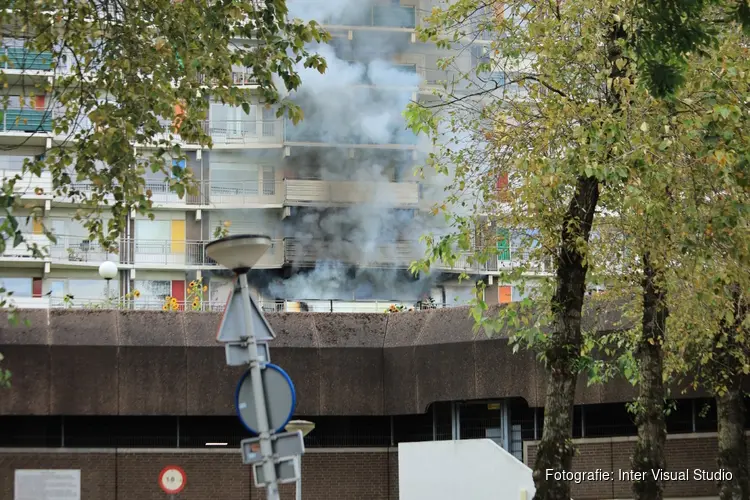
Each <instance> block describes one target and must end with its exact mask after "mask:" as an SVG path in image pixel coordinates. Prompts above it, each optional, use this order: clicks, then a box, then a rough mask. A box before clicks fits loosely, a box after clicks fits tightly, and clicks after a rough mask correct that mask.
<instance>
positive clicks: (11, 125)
mask: <svg viewBox="0 0 750 500" xmlns="http://www.w3.org/2000/svg"><path fill="white" fill-rule="evenodd" d="M0 117H2V123H3V130H4V131H5V132H52V117H51V116H50V114H49V112H47V111H46V110H35V109H8V110H6V111H5V113H2V112H1V111H0Z"/></svg>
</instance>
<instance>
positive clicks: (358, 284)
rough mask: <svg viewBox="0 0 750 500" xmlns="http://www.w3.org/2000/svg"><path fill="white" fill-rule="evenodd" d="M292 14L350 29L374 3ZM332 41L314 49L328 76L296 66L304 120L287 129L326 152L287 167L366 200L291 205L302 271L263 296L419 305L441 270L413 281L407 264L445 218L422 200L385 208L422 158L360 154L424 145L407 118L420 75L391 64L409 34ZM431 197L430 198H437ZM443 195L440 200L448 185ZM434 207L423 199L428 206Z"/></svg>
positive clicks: (397, 152) (300, 151)
mask: <svg viewBox="0 0 750 500" xmlns="http://www.w3.org/2000/svg"><path fill="white" fill-rule="evenodd" d="M288 8H289V12H290V15H291V16H293V17H298V18H301V19H303V20H305V21H309V20H315V21H318V22H324V21H326V22H327V23H328V24H331V25H347V23H350V21H351V20H352V19H356V18H360V19H364V18H369V16H370V12H371V8H372V4H371V3H369V2H367V1H365V2H362V1H358V0H334V1H330V0H316V1H305V0H301V1H296V0H291V1H289V2H288ZM332 44H334V45H336V49H334V47H333V46H332V45H318V46H310V47H308V49H309V50H310V51H311V52H314V53H317V54H319V55H321V56H322V57H323V58H325V60H326V63H327V68H328V69H327V70H326V72H325V73H323V74H321V73H319V72H318V71H317V70H314V69H309V68H304V67H303V66H302V65H298V66H297V67H296V68H295V69H296V70H297V71H298V72H299V74H300V78H301V82H302V84H301V86H300V88H299V89H297V90H296V91H295V92H293V93H292V94H291V95H290V97H291V98H292V99H294V101H295V102H297V103H298V104H299V105H300V106H301V108H302V110H303V112H304V116H305V118H304V120H303V121H302V122H301V123H300V124H299V125H298V126H296V127H293V128H292V127H288V130H289V134H290V136H289V137H287V142H292V143H294V142H298V143H325V144H327V146H326V147H305V146H292V147H291V155H290V156H289V157H288V158H287V159H286V163H287V166H288V169H287V170H288V171H289V172H291V174H290V175H293V176H295V177H294V178H297V179H305V178H307V179H320V180H328V181H334V182H335V183H336V186H337V187H336V189H340V190H343V192H344V194H345V193H346V192H347V191H348V190H351V191H354V190H359V189H361V190H362V192H358V196H357V197H356V198H358V199H362V198H365V199H366V200H367V201H365V202H364V203H354V204H352V203H348V204H347V203H341V205H340V206H339V207H338V208H327V209H322V208H313V207H305V208H296V209H293V212H292V214H291V216H290V217H288V218H287V219H286V220H285V221H284V223H285V229H284V237H285V238H287V239H293V240H292V241H294V244H293V245H294V248H293V249H292V250H290V249H289V246H287V250H288V256H289V255H291V256H292V258H291V260H292V264H293V266H294V267H296V268H299V270H301V272H300V273H298V274H296V275H294V276H293V277H291V278H289V279H286V280H274V281H272V282H270V283H266V285H265V288H266V292H267V293H268V294H269V295H271V296H274V297H279V298H288V299H311V300H312V299H318V298H320V299H332V298H340V299H349V300H351V299H352V297H353V296H362V297H364V296H367V295H370V296H372V297H373V298H375V297H376V296H377V297H379V298H384V299H404V300H406V299H414V300H416V299H419V298H420V297H422V296H423V295H424V294H425V293H427V292H428V291H429V289H430V285H431V284H432V283H434V281H435V280H436V278H437V275H438V274H439V273H436V272H433V273H432V276H430V277H427V276H422V277H420V278H419V279H418V280H415V279H413V278H411V277H410V276H409V274H408V272H407V271H405V269H404V268H405V267H407V266H408V264H409V263H410V262H412V261H414V260H417V259H419V258H422V257H424V252H425V248H424V245H423V244H422V243H420V242H419V241H418V240H419V237H420V236H421V235H423V234H425V233H428V232H430V230H431V229H432V228H433V227H437V226H436V219H438V218H433V217H430V216H428V215H427V214H425V213H424V212H422V213H420V212H418V211H417V210H416V209H417V208H418V203H416V202H417V200H414V201H415V203H414V204H413V205H411V206H409V207H400V208H398V209H393V208H391V209H388V208H384V207H385V206H388V205H390V206H391V207H393V205H394V202H396V201H397V200H398V199H403V196H404V194H403V191H398V189H399V184H402V183H408V182H411V183H415V182H417V181H418V180H419V179H418V178H417V177H415V176H414V168H415V166H416V165H417V164H421V163H423V161H424V160H423V158H419V157H415V156H414V155H413V152H412V150H410V149H407V148H400V149H399V148H387V149H386V148H384V149H380V148H356V146H357V145H363V144H379V145H382V144H404V145H406V144H411V145H415V144H417V138H415V137H413V134H411V132H409V131H407V130H406V126H405V121H404V117H403V112H404V110H405V108H406V106H407V104H408V103H409V102H410V100H412V99H413V97H414V95H415V92H417V91H418V88H419V85H420V82H421V78H420V76H419V72H415V71H414V69H411V68H406V67H400V66H399V64H398V63H397V62H394V61H395V60H396V59H397V56H398V55H400V54H404V53H407V52H409V50H408V49H409V48H410V47H409V46H410V44H411V41H410V38H409V36H408V35H407V36H400V34H398V33H388V32H384V33H381V34H377V33H373V32H370V31H367V30H354V31H353V38H352V40H348V39H343V38H339V39H335V40H333V41H332ZM410 136H411V139H409V137H410ZM420 140H423V139H422V138H420ZM332 145H335V146H332ZM419 149H422V148H419ZM347 182H352V184H346V183H347ZM394 182H396V183H399V184H394ZM414 187H415V185H412V188H414ZM426 191H427V192H428V193H429V196H430V198H432V197H433V196H435V193H433V192H431V191H430V190H429V189H427V190H426ZM437 191H439V194H437V196H435V197H436V198H438V197H439V196H440V194H441V193H442V189H440V190H437ZM428 204H429V203H424V202H423V203H422V208H425V207H426V206H427V205H428ZM287 241H290V240H287ZM342 263H346V264H342ZM394 264H396V265H395V266H394ZM353 266H354V267H353ZM388 266H390V267H391V268H388ZM394 267H396V268H400V269H394Z"/></svg>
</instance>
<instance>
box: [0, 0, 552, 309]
mask: <svg viewBox="0 0 750 500" xmlns="http://www.w3.org/2000/svg"><path fill="white" fill-rule="evenodd" d="M300 2H302V3H300ZM318 4H320V5H318ZM323 4H324V2H322V0H320V1H317V2H304V0H290V1H289V7H290V11H291V13H292V14H295V15H298V16H299V17H303V18H304V17H307V18H311V17H312V18H315V19H316V20H318V21H320V22H321V23H322V24H323V25H324V26H326V28H327V29H328V30H329V31H330V32H331V33H332V35H333V40H332V42H331V43H330V44H328V45H326V46H324V47H319V48H316V49H315V50H320V51H321V52H322V53H323V54H324V55H325V57H326V59H327V61H328V66H329V69H328V71H327V73H326V74H325V75H319V74H308V73H305V72H303V78H302V80H303V86H302V88H301V89H300V91H299V92H297V94H296V95H295V97H294V98H295V99H296V100H297V101H298V102H299V104H300V105H301V106H302V108H303V110H304V112H305V119H304V121H303V122H301V123H300V124H298V125H297V126H294V125H292V124H291V122H289V121H287V120H285V119H278V118H276V117H275V111H274V110H273V109H266V108H265V107H264V106H261V105H256V106H251V107H250V112H249V114H246V113H245V112H244V111H243V110H242V109H241V108H232V107H229V106H226V105H223V104H220V103H211V105H210V109H209V115H208V120H207V123H206V125H205V126H206V127H207V131H208V132H209V134H210V135H211V137H212V139H213V143H214V147H213V148H212V149H211V150H208V149H201V148H200V147H199V146H196V145H190V144H185V145H184V151H187V159H186V160H185V161H184V162H182V163H180V165H179V166H181V167H183V168H190V169H192V170H193V172H194V173H195V177H196V178H197V182H198V194H197V195H187V196H186V197H184V198H179V197H178V196H177V195H176V194H174V193H171V192H170V190H169V188H168V182H167V180H165V179H164V178H163V174H158V175H157V174H148V175H150V177H147V179H146V181H147V189H149V190H150V191H151V192H152V193H153V201H154V215H155V217H154V220H149V219H148V218H145V217H141V216H137V215H135V214H133V217H132V218H131V220H130V221H129V224H128V226H127V229H126V231H125V233H124V234H122V235H121V238H120V240H119V241H118V243H117V245H116V247H117V248H115V249H104V248H101V247H100V246H99V245H98V243H96V242H92V241H89V240H88V237H87V236H88V235H87V231H86V230H85V229H84V227H83V225H82V224H81V223H80V222H78V221H75V220H73V219H72V216H73V215H74V213H75V208H76V207H75V206H74V205H73V203H72V202H71V200H70V199H64V198H61V197H56V196H53V195H52V191H53V189H52V180H51V178H50V177H49V173H44V174H43V175H42V177H41V178H31V177H28V178H24V179H23V180H22V181H21V182H18V183H17V186H16V188H17V190H19V192H22V194H23V199H24V201H25V202H27V203H26V205H27V206H28V207H36V208H37V209H40V210H42V211H43V214H44V219H43V220H44V225H46V226H47V227H48V228H51V229H52V231H53V233H54V234H55V235H56V237H57V241H56V242H54V243H52V242H50V241H48V240H47V238H46V237H45V236H44V235H43V234H42V225H41V224H35V223H30V224H27V226H28V227H24V228H23V232H24V233H25V234H26V236H27V239H28V240H29V241H32V242H35V243H38V244H39V245H40V247H44V248H46V249H47V255H46V256H45V257H44V258H34V257H32V256H31V255H30V253H29V251H28V250H27V249H26V247H25V246H23V245H22V246H20V247H17V248H7V249H6V250H5V252H4V253H3V254H2V256H0V278H2V283H3V286H4V287H5V288H6V289H8V290H10V291H13V292H14V299H15V301H16V303H17V304H18V305H19V306H28V307H34V306H39V307H43V306H45V305H47V304H52V305H58V306H59V305H67V306H70V305H85V304H88V303H91V302H97V301H101V300H102V298H103V297H106V296H107V295H109V296H110V297H119V296H123V295H125V294H127V293H129V292H132V291H134V290H138V291H139V295H140V297H139V298H138V300H137V301H135V306H136V307H148V308H152V307H161V305H162V304H163V303H164V299H165V297H167V296H171V297H175V298H177V300H178V302H180V303H181V304H183V303H184V301H185V297H186V288H187V284H188V283H189V282H190V281H192V280H195V279H196V278H202V279H203V281H204V283H205V284H206V285H207V286H208V287H209V291H208V294H207V302H211V303H215V304H217V306H218V305H223V301H224V300H225V297H226V294H227V293H228V291H229V286H230V285H229V275H228V273H226V272H225V271H222V270H220V269H219V268H218V267H217V266H216V264H215V263H214V262H212V261H211V260H210V259H208V258H207V256H206V255H205V251H204V248H205V244H206V243H207V242H208V241H210V240H211V239H212V238H213V237H214V235H215V233H216V230H217V228H221V229H222V230H223V231H225V232H228V233H229V234H240V233H259V234H265V235H268V236H270V237H271V238H272V240H273V245H272V247H271V248H270V249H269V251H268V252H267V253H266V254H265V255H264V256H263V258H262V259H261V260H260V262H258V264H257V266H256V269H254V270H253V271H252V273H251V281H252V282H253V283H254V285H255V287H256V292H257V294H258V296H259V298H260V299H261V300H262V302H263V304H264V307H275V308H276V309H277V310H278V309H279V308H281V309H287V310H295V308H296V309H297V310H298V309H299V307H303V308H304V306H300V305H299V301H304V302H305V303H306V304H307V305H308V307H310V308H311V309H312V310H326V311H328V310H334V311H336V310H347V309H346V308H349V309H348V310H358V311H368V310H383V309H384V308H385V307H387V304H389V303H393V302H401V303H404V304H413V303H414V302H416V301H417V300H420V299H423V298H425V297H427V296H429V297H431V298H432V300H433V301H434V302H436V303H447V304H455V303H463V302H465V301H466V300H468V299H469V298H470V297H471V296H472V293H473V290H472V285H473V283H474V281H472V280H469V281H464V282H462V283H459V282H458V281H457V279H456V278H457V277H458V275H459V274H460V273H461V272H463V271H469V272H470V273H471V275H472V277H474V278H476V279H483V280H485V282H488V281H490V282H491V283H492V285H491V287H489V288H488V291H487V294H488V296H487V297H486V300H487V301H488V302H490V303H494V302H507V301H511V300H514V299H517V298H518V297H519V296H520V295H519V294H518V292H517V290H515V289H514V287H512V286H511V285H507V286H506V285H503V284H499V283H497V282H493V281H492V279H491V278H489V277H490V276H493V275H496V274H497V273H498V272H499V271H501V270H503V269H505V268H507V267H509V266H513V264H514V263H515V262H518V261H519V259H522V258H523V257H524V256H523V255H522V254H518V255H516V252H515V251H514V248H513V245H512V241H511V240H512V238H510V236H509V235H506V236H502V234H503V233H502V231H500V233H499V234H501V236H502V237H500V238H499V239H498V243H497V245H498V250H499V254H498V257H497V259H493V260H492V261H491V262H489V263H487V264H484V265H482V266H477V265H470V264H469V263H468V261H467V260H466V259H465V258H464V259H461V260H459V262H458V263H456V264H455V266H453V267H451V266H448V265H446V264H438V265H437V268H436V269H435V270H434V271H433V272H432V273H431V275H430V276H429V277H424V276H422V277H419V278H415V277H413V276H412V275H411V274H410V273H409V272H408V267H409V264H410V262H412V261H413V260H415V259H417V258H420V257H421V256H423V255H424V249H423V248H422V246H421V243H419V237H420V236H421V235H422V234H424V233H426V232H428V231H430V230H434V229H436V228H438V226H437V225H436V222H435V218H433V217H431V216H430V209H431V207H432V206H433V204H434V203H435V202H436V201H439V200H440V197H441V196H442V195H443V190H442V188H441V184H440V183H441V181H440V179H437V178H435V177H432V178H427V179H425V180H423V179H418V178H417V177H415V176H414V174H413V172H414V167H415V165H417V164H419V163H420V162H421V161H422V159H423V158H424V155H425V153H426V152H428V146H427V145H426V144H425V143H426V141H423V140H420V138H418V137H416V136H415V135H414V134H412V133H411V132H409V131H407V130H405V126H404V119H403V117H402V115H401V113H402V111H403V109H404V107H405V106H406V104H407V103H408V102H409V101H410V100H417V99H430V98H431V91H432V89H433V88H434V87H435V86H436V85H438V82H440V81H444V80H446V79H449V78H450V75H449V74H447V72H445V71H441V70H438V69H437V68H438V63H437V60H438V58H439V57H441V56H442V55H444V54H442V53H441V52H440V51H439V50H438V49H437V48H436V47H434V46H432V45H428V44H423V43H419V42H418V41H417V39H416V36H415V27H416V26H417V25H418V23H419V21H420V18H421V17H422V15H423V13H425V12H429V10H430V8H431V3H430V2H429V1H428V0H402V1H401V2H398V1H396V2H370V3H367V2H356V1H354V0H352V1H351V2H349V4H347V5H346V8H344V9H343V10H339V11H336V12H329V13H325V10H324V9H322V7H321V6H322V5H323ZM321 12H322V13H323V14H321ZM4 43H5V45H6V46H5V47H4V50H5V51H6V54H7V56H8V59H9V63H7V64H6V66H5V68H3V71H4V72H5V74H6V75H8V78H9V80H10V81H11V84H12V85H16V86H19V92H18V94H17V95H19V96H20V95H23V94H24V93H23V92H21V91H20V86H21V85H28V84H29V83H31V82H33V81H34V79H39V78H52V77H53V74H52V72H51V71H50V63H51V61H50V59H51V58H50V57H49V55H48V54H37V53H31V52H29V51H28V50H26V49H24V48H23V44H22V43H20V42H19V43H17V44H14V43H13V42H12V41H8V40H7V39H6V40H5V41H4ZM482 57H485V56H484V55H483V52H482V49H481V46H480V47H479V49H478V50H476V51H472V52H471V53H467V54H466V57H465V58H463V59H461V60H460V61H459V64H461V65H465V66H466V67H465V68H462V69H468V68H470V67H471V65H475V64H477V62H478V60H479V59H481V58H482ZM233 75H234V80H235V82H236V84H237V85H247V86H252V85H253V82H252V77H251V76H250V75H248V74H247V73H246V72H245V71H244V70H243V69H242V68H233ZM13 88H15V87H13V86H11V89H13ZM10 104H11V105H10V107H9V109H8V110H7V111H6V112H5V113H4V114H3V116H2V120H0V126H1V127H2V128H1V129H0V143H2V145H3V146H5V147H4V148H2V149H3V151H0V170H2V171H3V172H2V174H3V177H4V178H7V177H9V176H12V175H15V172H17V171H18V170H20V169H21V166H22V164H23V160H24V158H26V157H34V156H36V155H43V154H44V153H45V151H46V150H47V149H49V148H51V147H56V145H57V142H58V140H59V138H57V137H55V136H54V134H53V132H52V119H53V114H52V113H50V111H49V109H50V106H49V104H50V103H49V102H46V98H45V97H44V96H38V97H35V98H33V99H32V100H31V101H29V102H25V103H24V104H25V106H24V107H23V109H21V107H20V104H21V102H20V98H19V97H12V98H11V103H10ZM20 144H23V146H20ZM10 146H15V147H10ZM139 152H140V153H141V154H142V155H148V154H150V153H149V151H148V150H147V149H141V150H139ZM442 182H444V181H442ZM503 183H507V179H505V180H503V179H501V180H499V181H498V185H497V187H498V189H502V188H503V185H504V184H503ZM75 187H76V189H79V190H81V191H84V192H85V191H86V189H87V186H86V185H85V184H81V185H76V186H75ZM19 215H23V214H22V213H19ZM104 261H112V262H115V263H116V264H117V266H118V269H119V278H118V279H116V280H112V283H109V282H105V280H103V279H102V278H101V277H100V276H99V274H98V267H99V265H100V264H101V263H102V262H104ZM547 270H548V269H547V267H546V266H545V265H544V264H543V263H540V264H539V266H538V269H536V271H538V272H546V271H547ZM290 301H291V302H290ZM341 301H343V303H345V304H346V305H345V306H342V305H341V304H342V302H341ZM374 301H380V302H374ZM383 301H384V302H383ZM355 302H356V304H355ZM295 304H296V305H295ZM342 307H344V309H342Z"/></svg>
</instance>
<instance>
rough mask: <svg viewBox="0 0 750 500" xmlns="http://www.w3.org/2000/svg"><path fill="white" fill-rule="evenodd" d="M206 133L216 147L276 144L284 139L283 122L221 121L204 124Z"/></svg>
mask: <svg viewBox="0 0 750 500" xmlns="http://www.w3.org/2000/svg"><path fill="white" fill-rule="evenodd" d="M203 127H204V132H205V133H206V134H207V135H209V136H211V139H212V140H213V143H214V144H215V145H220V144H252V143H263V144H268V143H271V144H274V143H279V144H281V142H282V141H283V139H284V133H283V129H284V122H283V121H282V120H279V119H276V120H220V119H211V120H207V121H205V122H203Z"/></svg>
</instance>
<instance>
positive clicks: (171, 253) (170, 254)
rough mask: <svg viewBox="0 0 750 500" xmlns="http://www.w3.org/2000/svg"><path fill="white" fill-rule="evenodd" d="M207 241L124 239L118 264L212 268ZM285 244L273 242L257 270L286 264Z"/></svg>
mask: <svg viewBox="0 0 750 500" xmlns="http://www.w3.org/2000/svg"><path fill="white" fill-rule="evenodd" d="M208 243H209V242H208V241H204V240H192V241H191V240H154V239H140V238H135V239H133V238H123V239H122V240H121V241H120V242H119V246H120V252H119V262H120V263H121V264H131V265H133V266H136V267H138V266H146V267H152V266H159V267H163V266H167V267H177V268H183V267H186V268H191V267H213V266H216V265H217V264H216V262H215V261H213V260H212V259H210V258H209V257H208V256H207V255H206V245H207V244H208ZM283 247H284V241H283V240H280V239H278V240H273V241H272V242H271V247H270V248H269V249H268V251H266V253H265V254H264V255H263V257H261V259H260V260H259V261H258V263H257V264H256V266H255V267H257V268H258V269H273V268H279V267H281V266H282V265H283V264H284V261H283V257H284V251H283Z"/></svg>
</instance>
